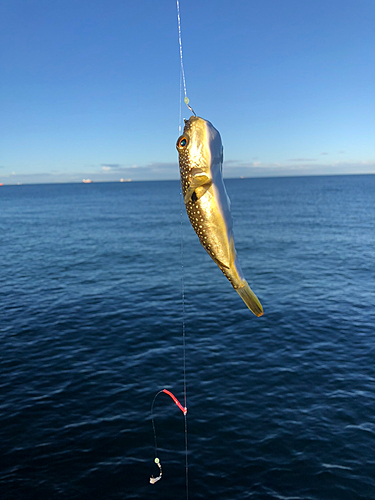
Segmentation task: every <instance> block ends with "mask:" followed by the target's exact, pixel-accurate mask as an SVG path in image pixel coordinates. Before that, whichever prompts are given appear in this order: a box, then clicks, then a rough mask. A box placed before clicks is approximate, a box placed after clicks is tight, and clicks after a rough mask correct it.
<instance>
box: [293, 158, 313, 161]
mask: <svg viewBox="0 0 375 500" xmlns="http://www.w3.org/2000/svg"><path fill="white" fill-rule="evenodd" d="M287 161H316V158H289V159H288V160H287Z"/></svg>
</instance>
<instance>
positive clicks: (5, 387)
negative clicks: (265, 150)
mask: <svg viewBox="0 0 375 500" xmlns="http://www.w3.org/2000/svg"><path fill="white" fill-rule="evenodd" d="M226 185H227V190H228V193H229V195H230V198H231V200H232V215H233V219H234V233H235V241H236V247H237V252H238V255H239V260H240V262H241V266H242V269H243V272H244V274H245V276H246V279H247V280H248V282H249V283H250V285H251V287H252V289H253V290H254V291H255V293H256V294H257V296H258V297H259V299H260V300H261V302H262V305H263V307H264V316H263V317H261V318H256V317H255V316H254V315H253V314H252V313H251V312H250V311H249V310H248V309H247V308H246V307H245V305H244V303H243V302H242V300H241V299H240V297H239V296H238V295H237V294H236V293H235V291H234V290H233V289H232V287H231V286H230V284H229V282H228V281H227V280H226V278H225V277H224V276H223V275H222V273H221V272H220V270H219V268H218V267H217V266H216V265H215V264H214V263H213V261H212V260H211V259H210V258H209V256H208V255H207V254H206V252H205V251H204V250H203V248H202V247H201V246H200V244H199V241H198V239H197V237H196V235H195V234H194V232H193V230H192V228H191V227H190V225H189V222H188V219H187V217H186V214H185V211H184V207H183V206H182V204H181V198H180V188H179V183H178V182H177V181H168V182H131V183H102V184H101V183H98V184H95V183H93V184H82V185H81V184H66V185H24V186H3V187H1V188H0V257H1V260H0V263H1V267H0V345H1V349H0V498H1V499H2V500H10V499H15V500H23V499H27V500H29V499H43V500H46V499H90V500H96V499H98V500H99V499H106V500H108V499H142V500H153V499H155V500H158V499H163V500H164V499H184V498H186V497H187V496H188V498H190V499H206V500H217V499H226V500H237V499H238V500H239V499H253V500H273V499H282V500H297V499H301V500H302V499H303V500H325V499H327V500H357V499H358V500H359V499H363V500H364V499H367V500H373V499H374V498H375V176H374V175H362V176H334V177H294V178H267V179H237V180H227V181H226ZM182 290H183V292H182ZM182 297H184V300H183V298H182ZM183 330H185V334H186V337H185V339H186V382H187V407H188V414H187V444H188V494H187V488H186V481H185V479H186V474H185V472H186V471H185V458H186V457H185V431H184V429H185V422H184V416H183V414H182V412H181V411H180V410H179V408H178V407H177V406H176V405H175V404H174V402H173V401H172V399H171V398H170V397H169V396H168V395H166V394H164V393H162V394H159V396H158V397H157V398H156V400H155V406H154V417H155V428H156V434H157V443H158V450H157V454H158V457H159V458H160V460H161V464H162V468H163V477H162V479H161V480H160V481H159V482H158V483H157V484H155V485H150V484H149V477H150V476H151V475H154V476H157V475H158V468H157V466H156V464H155V463H154V458H155V449H154V433H153V428H152V422H151V416H150V407H151V403H152V401H153V398H154V396H155V395H156V394H157V392H158V391H160V390H162V389H164V388H165V389H168V390H170V391H172V392H173V394H175V396H176V397H177V398H178V399H179V400H180V401H181V402H182V403H183V402H184V385H183V359H184V351H183V338H182V332H183Z"/></svg>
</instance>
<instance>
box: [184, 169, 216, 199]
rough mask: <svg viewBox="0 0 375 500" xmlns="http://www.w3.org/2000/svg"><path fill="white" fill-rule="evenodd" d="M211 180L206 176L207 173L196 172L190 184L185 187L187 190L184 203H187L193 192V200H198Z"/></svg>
mask: <svg viewBox="0 0 375 500" xmlns="http://www.w3.org/2000/svg"><path fill="white" fill-rule="evenodd" d="M211 183H212V181H211V179H210V178H209V177H208V175H206V174H204V173H203V172H199V173H196V174H195V175H194V177H193V179H192V181H191V183H190V186H189V187H188V188H187V191H186V193H185V196H184V202H185V204H186V203H188V202H189V201H190V200H191V199H192V197H193V195H194V193H195V200H193V201H197V200H199V198H201V197H202V196H203V195H204V193H205V192H206V191H207V189H208V188H209V187H210V185H211ZM198 188H203V189H198Z"/></svg>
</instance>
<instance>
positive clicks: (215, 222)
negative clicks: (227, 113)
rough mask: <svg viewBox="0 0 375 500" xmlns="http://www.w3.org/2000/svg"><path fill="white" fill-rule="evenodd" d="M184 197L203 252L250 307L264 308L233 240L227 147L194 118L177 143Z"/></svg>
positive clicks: (208, 125)
mask: <svg viewBox="0 0 375 500" xmlns="http://www.w3.org/2000/svg"><path fill="white" fill-rule="evenodd" d="M176 147H177V151H178V154H179V164H180V175H181V186H182V194H183V197H184V202H185V207H186V212H187V215H188V217H189V219H190V222H191V225H192V226H193V229H194V231H195V232H196V234H197V236H198V238H199V240H200V242H201V244H202V246H203V248H204V249H205V250H206V252H207V253H208V254H209V256H210V257H211V258H212V260H213V261H214V262H216V264H217V265H218V266H219V268H220V269H221V271H222V272H223V273H224V275H225V276H226V278H228V280H229V281H230V283H231V285H232V286H233V288H234V289H235V290H236V292H237V293H238V295H239V296H240V297H241V299H242V300H243V301H244V302H245V304H246V305H247V307H248V308H249V309H250V310H251V311H252V312H253V313H254V314H255V315H256V316H261V315H262V314H263V308H262V306H261V303H260V302H259V300H258V298H257V296H256V295H255V293H254V292H253V291H252V290H251V288H250V287H249V285H248V283H247V281H246V280H245V278H244V276H243V274H242V270H241V267H240V264H239V262H238V258H237V254H236V249H235V246H234V239H233V221H232V215H231V213H230V200H229V198H228V195H227V192H226V189H225V186H224V181H223V175H222V165H223V146H222V143H221V137H220V134H219V132H218V131H217V130H216V129H215V127H214V126H213V125H212V124H211V123H210V122H209V121H207V120H204V119H203V118H200V117H198V116H191V117H190V119H189V120H185V127H184V132H183V134H182V135H181V136H180V137H179V138H178V140H177V144H176Z"/></svg>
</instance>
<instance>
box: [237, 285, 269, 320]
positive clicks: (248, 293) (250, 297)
mask: <svg viewBox="0 0 375 500" xmlns="http://www.w3.org/2000/svg"><path fill="white" fill-rule="evenodd" d="M243 284H244V286H243V287H241V288H236V289H235V290H236V292H237V293H238V295H239V296H240V297H241V299H242V300H243V301H244V302H245V304H246V305H247V307H248V308H249V309H250V311H251V312H253V313H254V314H255V316H258V317H259V316H262V314H263V307H262V304H261V303H260V302H259V300H258V297H257V296H256V295H255V293H254V292H253V291H252V289H251V288H250V287H249V285H248V283H247V281H245V280H243Z"/></svg>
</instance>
